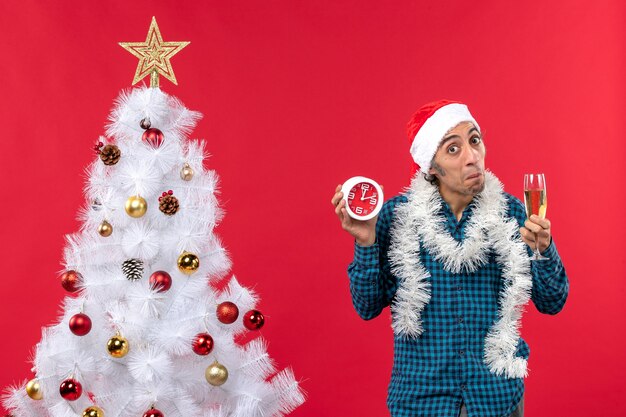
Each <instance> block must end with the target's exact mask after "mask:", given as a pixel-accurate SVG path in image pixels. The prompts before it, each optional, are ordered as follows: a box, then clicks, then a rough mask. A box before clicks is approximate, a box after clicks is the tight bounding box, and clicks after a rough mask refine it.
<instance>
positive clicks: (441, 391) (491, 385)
mask: <svg viewBox="0 0 626 417" xmlns="http://www.w3.org/2000/svg"><path fill="white" fill-rule="evenodd" d="M506 198H507V202H508V216H509V217H510V218H515V219H517V221H518V223H519V224H520V226H522V225H523V224H524V222H525V220H526V213H525V209H524V206H523V205H522V203H521V202H520V201H519V200H518V199H517V198H515V197H513V196H511V195H509V194H506ZM406 201H407V198H406V197H405V196H404V195H400V196H397V197H395V198H393V199H391V200H389V201H387V202H386V203H385V205H384V206H383V209H382V211H381V213H380V215H379V217H378V222H377V224H376V243H375V244H374V245H372V246H369V247H360V246H358V245H356V244H355V250H354V261H353V262H352V263H351V264H350V266H349V267H348V275H349V277H350V292H351V295H352V301H353V304H354V308H355V309H356V311H357V313H358V314H359V316H361V317H362V318H363V319H365V320H370V319H373V318H375V317H376V316H378V315H379V314H380V312H381V311H382V310H383V308H385V307H387V306H388V305H389V304H390V303H392V302H393V298H394V294H395V292H396V289H397V287H398V279H397V278H396V277H395V276H394V275H393V274H391V272H390V265H389V261H388V258H387V250H388V248H389V244H390V236H389V228H390V227H391V224H392V222H393V219H394V210H395V207H396V206H397V205H399V204H403V203H406ZM440 203H441V209H440V215H441V219H442V221H444V222H445V224H446V229H447V231H448V232H449V233H450V234H451V235H452V236H453V237H454V238H455V239H456V240H458V241H463V240H464V239H465V235H464V231H465V226H466V224H467V221H468V219H469V218H470V217H471V216H472V214H473V211H474V208H475V205H474V204H473V203H472V204H470V205H469V206H468V207H467V208H466V209H465V211H464V212H463V215H462V217H461V220H459V221H457V219H456V217H455V216H454V215H453V213H452V211H451V210H450V208H449V207H448V205H447V204H446V203H445V201H443V199H441V200H440ZM528 252H529V254H531V253H532V251H531V250H530V248H529V249H528ZM544 255H545V256H547V257H549V258H550V260H549V261H539V262H532V266H531V272H532V279H533V290H532V297H531V299H532V301H533V303H534V304H535V306H536V307H537V309H538V310H539V311H540V312H542V313H547V314H556V313H558V312H559V311H560V310H561V309H562V308H563V305H564V304H565V300H566V298H567V294H568V292H569V283H568V279H567V276H566V274H565V269H564V268H563V264H562V263H561V260H560V258H559V255H558V252H557V250H556V247H555V245H554V243H551V244H550V246H549V247H548V249H547V250H546V251H545V252H544ZM419 256H420V260H421V262H422V264H423V265H424V267H425V268H426V269H427V270H428V271H429V272H430V274H431V278H430V281H431V285H432V295H431V299H430V302H429V303H428V304H427V305H426V307H425V308H424V311H423V312H422V316H421V317H422V321H423V326H424V332H423V334H422V335H421V336H420V337H419V338H417V339H409V338H405V337H402V336H397V335H395V336H394V365H393V371H392V374H391V382H390V384H389V392H388V397H387V405H388V407H389V410H390V412H391V415H392V416H393V417H409V416H411V417H417V416H419V417H426V416H433V417H434V416H437V417H447V416H449V417H457V416H458V414H459V410H460V407H461V404H462V402H463V403H465V406H466V407H467V411H468V415H469V416H470V417H492V416H493V417H496V416H498V417H500V416H503V417H504V416H508V415H509V414H510V413H511V412H513V410H515V408H516V406H517V404H518V402H519V401H520V399H521V398H522V395H523V393H524V381H523V379H522V378H517V379H516V378H511V379H509V378H507V377H504V376H496V375H494V374H492V373H491V372H490V371H489V369H488V367H487V366H486V365H485V364H484V362H483V353H484V339H485V336H486V334H487V332H488V330H489V328H490V327H491V325H492V324H493V323H494V322H495V321H496V319H497V315H498V309H499V295H500V291H501V290H502V286H503V280H502V278H501V274H502V270H501V268H500V266H499V265H498V264H497V263H496V261H495V255H494V254H490V260H489V263H488V264H486V265H485V266H483V267H482V268H479V269H478V270H477V271H475V272H473V273H459V274H454V273H451V272H448V271H446V270H444V269H443V265H442V264H441V263H439V262H437V261H436V260H435V259H433V258H432V257H431V256H430V254H429V253H428V252H427V251H424V250H422V251H421V253H420V255H419ZM516 355H518V356H521V357H524V358H528V355H529V348H528V345H527V344H526V342H524V340H522V339H521V338H520V339H519V341H518V346H517V351H516Z"/></svg>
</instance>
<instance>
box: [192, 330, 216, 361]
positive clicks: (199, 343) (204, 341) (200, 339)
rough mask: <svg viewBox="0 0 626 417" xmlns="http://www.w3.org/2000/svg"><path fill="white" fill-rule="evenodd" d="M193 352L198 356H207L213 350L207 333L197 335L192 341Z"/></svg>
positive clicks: (210, 338) (211, 341) (211, 339)
mask: <svg viewBox="0 0 626 417" xmlns="http://www.w3.org/2000/svg"><path fill="white" fill-rule="evenodd" d="M192 347H193V351H194V352H196V354H198V355H203V356H204V355H208V354H209V353H211V351H212V350H213V338H212V337H211V335H210V334H208V333H198V334H197V335H196V337H194V339H193V345H192Z"/></svg>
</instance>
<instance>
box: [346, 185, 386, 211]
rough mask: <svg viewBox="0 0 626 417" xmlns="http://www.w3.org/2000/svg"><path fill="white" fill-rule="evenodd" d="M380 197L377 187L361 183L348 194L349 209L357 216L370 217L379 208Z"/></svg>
mask: <svg viewBox="0 0 626 417" xmlns="http://www.w3.org/2000/svg"><path fill="white" fill-rule="evenodd" d="M379 199H380V196H379V195H378V190H377V189H376V187H375V186H374V185H373V184H372V183H369V182H359V183H357V184H356V185H354V187H352V188H351V189H350V191H349V192H348V197H347V203H348V207H349V208H350V210H352V212H353V213H354V214H356V215H357V216H363V217H365V216H368V215H370V214H372V213H373V212H374V210H375V209H376V207H377V206H378V201H379Z"/></svg>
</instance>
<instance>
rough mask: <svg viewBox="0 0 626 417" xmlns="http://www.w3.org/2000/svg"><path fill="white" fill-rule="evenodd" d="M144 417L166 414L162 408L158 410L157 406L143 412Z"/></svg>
mask: <svg viewBox="0 0 626 417" xmlns="http://www.w3.org/2000/svg"><path fill="white" fill-rule="evenodd" d="M143 417H164V416H163V413H162V412H161V411H160V410H157V409H156V408H154V407H152V408H151V409H149V410H148V411H146V412H145V413H143Z"/></svg>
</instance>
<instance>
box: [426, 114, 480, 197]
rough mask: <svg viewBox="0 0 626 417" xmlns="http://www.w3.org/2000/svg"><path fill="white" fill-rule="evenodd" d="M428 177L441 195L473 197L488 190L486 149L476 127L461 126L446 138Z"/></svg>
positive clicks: (472, 125) (440, 146) (449, 132)
mask: <svg viewBox="0 0 626 417" xmlns="http://www.w3.org/2000/svg"><path fill="white" fill-rule="evenodd" d="M429 173H430V174H432V175H435V176H436V177H437V178H438V179H439V187H440V191H441V193H442V194H444V193H446V194H447V195H450V194H456V195H461V196H470V195H471V196H474V195H476V194H478V193H480V192H481V191H482V190H483V189H484V188H485V145H484V144H483V141H482V136H481V134H480V132H479V131H478V129H477V128H476V126H474V124H473V123H471V122H462V123H459V124H458V125H456V126H455V127H454V128H453V129H450V131H448V133H447V134H446V135H445V136H444V138H443V140H442V141H441V144H440V145H439V149H437V153H436V154H435V157H434V159H433V163H432V166H431V168H430V170H429Z"/></svg>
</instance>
